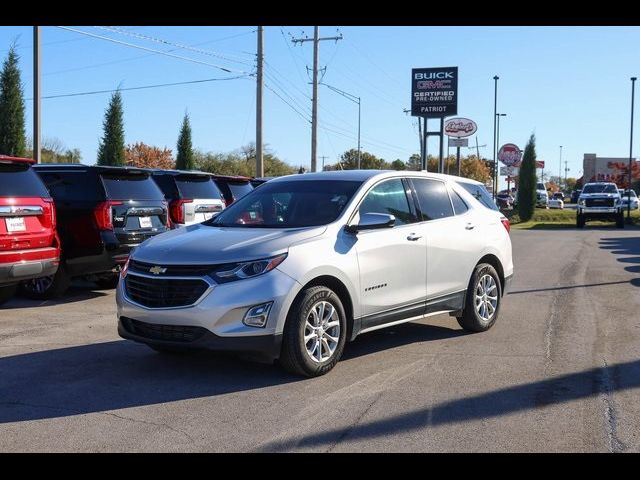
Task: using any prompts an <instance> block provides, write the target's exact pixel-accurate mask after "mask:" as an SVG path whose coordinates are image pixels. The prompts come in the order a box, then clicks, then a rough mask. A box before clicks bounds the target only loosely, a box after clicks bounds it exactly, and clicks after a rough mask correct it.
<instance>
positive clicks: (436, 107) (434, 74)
mask: <svg viewBox="0 0 640 480" xmlns="http://www.w3.org/2000/svg"><path fill="white" fill-rule="evenodd" d="M457 113H458V67H441V68H414V69H412V70H411V115H414V116H418V117H428V118H439V117H450V116H451V115H456V114H457Z"/></svg>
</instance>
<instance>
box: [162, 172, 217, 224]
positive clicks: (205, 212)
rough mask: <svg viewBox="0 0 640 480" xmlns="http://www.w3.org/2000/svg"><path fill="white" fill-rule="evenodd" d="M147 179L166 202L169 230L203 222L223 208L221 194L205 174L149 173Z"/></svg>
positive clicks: (209, 176) (208, 175)
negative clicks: (155, 186)
mask: <svg viewBox="0 0 640 480" xmlns="http://www.w3.org/2000/svg"><path fill="white" fill-rule="evenodd" d="M151 177H152V178H153V180H154V181H155V182H156V184H157V185H158V187H160V190H162V193H164V197H165V199H166V200H167V201H168V202H169V218H170V220H171V228H179V227H184V226H186V225H193V224H194V223H200V222H204V221H205V220H209V219H210V218H211V217H213V216H214V215H215V214H218V213H220V212H221V211H222V210H223V209H224V203H223V201H222V193H221V192H220V190H219V189H218V187H217V186H216V184H215V183H214V182H212V181H211V175H210V174H208V173H203V172H193V171H181V170H153V173H152V176H151Z"/></svg>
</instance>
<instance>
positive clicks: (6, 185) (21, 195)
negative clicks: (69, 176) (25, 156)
mask: <svg viewBox="0 0 640 480" xmlns="http://www.w3.org/2000/svg"><path fill="white" fill-rule="evenodd" d="M54 238H55V207H54V205H53V201H52V200H51V198H50V195H49V192H48V191H47V188H46V187H45V186H44V184H43V183H42V180H40V178H39V177H38V175H37V174H36V173H35V172H34V171H33V169H32V168H31V166H30V164H29V163H27V162H11V161H0V263H3V260H6V259H8V258H10V256H11V258H13V255H11V254H12V253H15V252H16V251H20V250H32V249H42V248H51V247H52V246H53V245H54ZM7 261H8V260H7Z"/></svg>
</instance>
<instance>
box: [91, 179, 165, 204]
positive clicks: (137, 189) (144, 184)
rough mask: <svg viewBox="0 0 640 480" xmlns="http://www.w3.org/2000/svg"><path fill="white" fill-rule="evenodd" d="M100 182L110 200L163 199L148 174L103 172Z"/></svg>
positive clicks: (162, 195)
mask: <svg viewBox="0 0 640 480" xmlns="http://www.w3.org/2000/svg"><path fill="white" fill-rule="evenodd" d="M100 176H101V177H102V183H103V184H104V188H105V190H106V192H107V196H108V197H109V198H110V199H112V200H164V199H165V198H164V194H163V193H162V191H161V190H160V188H158V186H157V185H156V183H155V182H154V181H153V180H152V179H151V177H150V176H148V175H136V174H132V175H126V174H125V175H122V174H111V173H103V174H101V175H100Z"/></svg>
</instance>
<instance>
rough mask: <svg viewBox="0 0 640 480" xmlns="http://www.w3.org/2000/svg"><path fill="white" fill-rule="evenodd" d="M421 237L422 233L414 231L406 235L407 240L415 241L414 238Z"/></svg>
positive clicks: (418, 238)
mask: <svg viewBox="0 0 640 480" xmlns="http://www.w3.org/2000/svg"><path fill="white" fill-rule="evenodd" d="M421 238H422V235H416V234H415V233H411V234H409V236H408V237H407V240H409V241H410V242H415V241H416V240H420V239H421Z"/></svg>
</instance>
